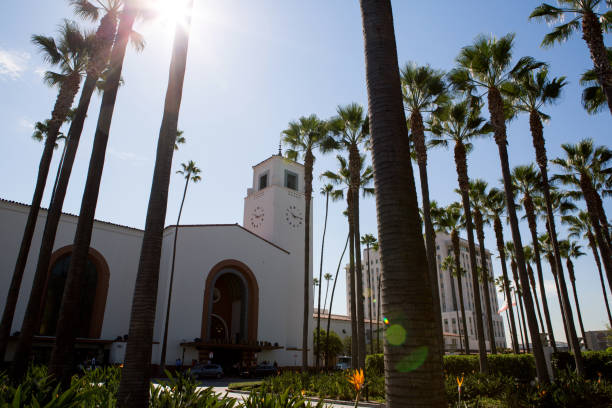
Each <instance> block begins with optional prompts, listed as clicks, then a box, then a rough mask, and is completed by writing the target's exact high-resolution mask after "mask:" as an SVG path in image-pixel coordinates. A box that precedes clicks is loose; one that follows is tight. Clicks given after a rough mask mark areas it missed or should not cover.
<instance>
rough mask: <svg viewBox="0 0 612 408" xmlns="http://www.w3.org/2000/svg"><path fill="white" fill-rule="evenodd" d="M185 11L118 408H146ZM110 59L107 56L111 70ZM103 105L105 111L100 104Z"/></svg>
mask: <svg viewBox="0 0 612 408" xmlns="http://www.w3.org/2000/svg"><path fill="white" fill-rule="evenodd" d="M129 7H131V4H130V3H127V4H126V6H125V9H124V15H126V14H127V15H129V13H128V11H127V10H128V9H129ZM183 10H184V13H185V14H184V15H183V16H182V21H181V22H180V23H177V24H176V27H175V31H174V44H173V46H172V59H171V61H170V73H169V79H168V88H167V91H166V99H165V103H164V114H163V117H162V124H161V129H160V132H159V140H158V142H157V157H156V160H155V168H154V171H153V183H152V186H151V196H150V197H149V207H148V209H147V218H146V222H145V230H144V235H143V239H142V249H141V252H140V262H139V266H138V274H137V275H136V285H135V287H134V298H133V300H132V312H131V316H130V330H129V332H128V335H129V341H128V344H127V348H126V351H125V367H124V368H123V370H122V374H121V382H120V384H119V390H118V391H117V406H119V407H122V408H124V407H134V406H137V407H146V406H148V404H149V383H150V379H151V351H152V350H151V349H152V344H153V328H154V323H155V304H156V302H157V284H158V281H159V262H160V258H161V248H162V238H163V230H164V221H165V219H166V209H167V206H168V186H169V184H170V174H171V170H172V156H173V154H174V146H175V143H176V136H177V131H178V119H179V112H180V108H181V99H182V95H183V83H184V80H185V68H186V65H187V51H188V48H189V30H190V28H191V11H192V10H193V0H189V1H187V2H186V3H185V8H184V9H183ZM132 21H133V20H132ZM121 24H123V17H122V21H121V23H120V25H119V38H121ZM113 51H114V50H113ZM123 51H125V48H123ZM112 60H113V58H112V56H111V66H112ZM105 95H106V92H105ZM102 105H103V106H104V100H103V101H102Z"/></svg>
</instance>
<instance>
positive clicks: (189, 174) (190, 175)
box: [159, 142, 202, 372]
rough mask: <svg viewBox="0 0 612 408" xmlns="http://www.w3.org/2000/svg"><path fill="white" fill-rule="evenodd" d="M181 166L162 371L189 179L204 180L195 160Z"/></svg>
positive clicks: (161, 360)
mask: <svg viewBox="0 0 612 408" xmlns="http://www.w3.org/2000/svg"><path fill="white" fill-rule="evenodd" d="M175 143H176V142H175ZM181 167H182V168H183V169H182V170H178V171H177V174H181V175H183V176H184V178H185V189H184V190H183V199H182V200H181V206H180V207H179V213H178V217H177V219H176V225H175V226H174V242H173V243H172V264H171V265H172V266H171V267H170V284H169V287H168V302H167V304H166V321H165V323H164V339H163V341H162V350H161V358H160V362H159V367H160V370H161V371H162V372H163V371H164V368H165V367H166V349H167V347H168V323H169V322H170V308H171V306H172V286H173V284H174V264H175V260H176V241H177V239H178V232H179V225H180V223H181V215H182V214H183V205H184V204H185V197H186V196H187V186H188V185H189V181H192V182H194V183H197V182H199V181H200V180H202V178H201V177H200V172H201V170H200V169H199V168H198V166H196V164H195V162H194V161H193V160H189V162H187V163H186V164H185V163H181Z"/></svg>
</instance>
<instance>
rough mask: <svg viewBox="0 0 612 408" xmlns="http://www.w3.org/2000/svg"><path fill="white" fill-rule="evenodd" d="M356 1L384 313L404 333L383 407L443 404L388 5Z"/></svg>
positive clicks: (388, 373)
mask: <svg viewBox="0 0 612 408" xmlns="http://www.w3.org/2000/svg"><path fill="white" fill-rule="evenodd" d="M360 5H361V15H362V23H363V33H364V47H365V59H366V82H367V90H368V101H369V115H370V129H371V134H372V146H373V152H372V157H373V167H374V179H375V188H376V207H377V212H378V217H377V219H378V231H379V235H380V252H381V262H382V273H383V279H382V285H383V289H382V290H383V313H384V314H385V317H387V318H388V319H389V324H390V325H391V327H396V328H398V329H403V330H405V332H406V333H409V336H407V337H406V341H402V342H401V344H390V343H389V342H385V343H386V344H385V391H386V393H385V394H386V400H387V407H388V408H397V407H446V405H447V404H446V395H445V392H444V379H443V373H442V354H443V345H442V344H440V334H439V333H440V331H441V327H440V325H439V319H438V318H437V316H436V308H434V306H433V299H432V289H431V285H432V282H431V279H430V278H429V269H428V265H427V258H426V254H425V246H424V243H423V237H422V235H421V227H420V221H419V212H418V202H417V196H416V187H415V183H414V175H413V173H412V166H411V163H410V145H409V141H408V130H407V128H406V118H405V116H404V107H403V102H402V93H401V86H400V77H399V68H398V63H397V48H396V44H395V33H394V28H393V13H392V11H391V2H390V0H360ZM424 350H427V354H426V357H425V358H424V362H423V364H421V365H420V366H419V367H416V368H415V369H412V370H408V369H406V370H402V369H399V368H401V367H402V361H406V359H411V360H412V359H413V358H414V356H416V355H419V354H420V353H423V351H424ZM421 355H422V354H421ZM409 356H411V357H409ZM398 364H399V366H398ZM411 368H412V367H411Z"/></svg>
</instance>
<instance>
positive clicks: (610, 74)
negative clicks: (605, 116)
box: [529, 0, 612, 113]
mask: <svg viewBox="0 0 612 408" xmlns="http://www.w3.org/2000/svg"><path fill="white" fill-rule="evenodd" d="M603 3H604V2H603V1H602V0H559V5H560V7H555V6H552V5H550V4H547V3H542V4H541V5H539V6H538V7H536V8H535V9H534V10H533V12H532V13H531V15H530V16H529V18H530V19H531V18H536V19H543V20H544V21H546V22H547V23H548V24H554V23H560V24H559V25H557V26H555V27H554V29H553V31H551V32H550V33H548V34H546V35H545V36H544V40H543V41H542V46H543V47H550V46H552V45H554V44H555V43H561V42H564V41H565V40H567V39H568V38H569V37H570V36H571V35H572V34H573V33H574V32H575V31H578V30H580V29H582V38H583V39H584V41H585V42H586V43H587V46H588V47H589V52H590V53H591V60H592V61H593V66H594V70H595V72H597V80H598V81H599V84H600V85H601V87H602V88H603V90H604V93H605V94H606V97H607V99H608V101H610V100H611V99H612V65H611V64H610V62H609V61H608V58H607V54H606V46H605V44H604V38H603V33H604V32H606V33H607V32H609V31H610V28H611V26H612V15H610V12H607V13H602V12H600V7H603ZM605 4H606V5H607V6H608V7H610V6H612V3H611V2H610V1H609V0H605ZM566 17H569V18H571V19H570V20H569V21H566ZM608 107H609V108H610V113H612V104H608Z"/></svg>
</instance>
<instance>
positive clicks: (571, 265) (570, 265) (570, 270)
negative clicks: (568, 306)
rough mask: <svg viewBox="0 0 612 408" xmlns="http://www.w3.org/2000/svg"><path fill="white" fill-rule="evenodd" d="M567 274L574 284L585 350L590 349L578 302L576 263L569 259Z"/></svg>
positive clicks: (573, 288) (567, 261)
mask: <svg viewBox="0 0 612 408" xmlns="http://www.w3.org/2000/svg"><path fill="white" fill-rule="evenodd" d="M566 263H567V273H568V274H569V278H570V283H571V284H572V291H573V292H574V303H575V304H576V313H577V314H578V324H579V325H580V332H581V333H582V340H583V341H584V348H585V349H587V350H588V349H589V345H588V344H587V337H586V332H585V331H584V324H583V323H582V313H580V303H579V302H578V293H577V292H576V275H575V274H574V263H573V262H572V261H571V259H570V258H567V260H566Z"/></svg>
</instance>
